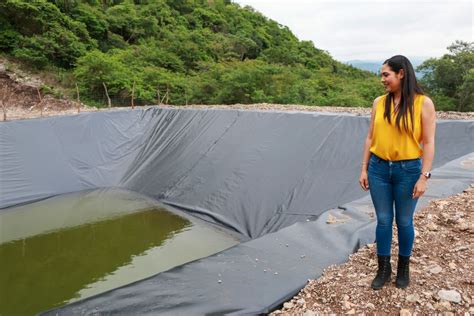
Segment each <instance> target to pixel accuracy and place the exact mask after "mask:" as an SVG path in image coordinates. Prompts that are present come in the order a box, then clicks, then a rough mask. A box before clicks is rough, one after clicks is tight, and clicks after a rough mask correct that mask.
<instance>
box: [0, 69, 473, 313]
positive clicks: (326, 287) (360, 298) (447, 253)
mask: <svg viewBox="0 0 474 316" xmlns="http://www.w3.org/2000/svg"><path fill="white" fill-rule="evenodd" d="M0 66H1V65H0ZM21 79H22V78H18V77H17V76H16V75H15V74H12V73H9V72H7V71H5V69H2V68H1V67H0V111H2V110H3V111H2V112H0V124H1V121H2V120H3V119H4V117H6V120H19V119H31V118H39V117H46V116H55V115H71V114H76V113H78V112H79V111H80V112H86V111H87V112H89V111H107V110H109V109H96V108H91V107H87V106H85V105H84V104H79V103H77V102H74V101H70V100H61V99H56V98H53V97H50V96H46V97H44V96H42V98H41V101H40V97H39V96H38V91H37V89H36V86H37V85H35V82H34V80H21ZM23 79H24V78H23ZM159 107H162V108H200V109H202V108H206V109H207V108H220V109H243V110H260V111H262V110H263V111H311V112H337V113H351V114H355V115H370V109H369V108H348V107H319V106H303V105H277V104H251V105H243V104H235V105H212V106H211V105H190V106H170V105H159ZM120 109H122V110H126V109H127V108H113V110H120ZM437 118H438V119H457V120H466V119H467V120H474V112H468V113H459V112H437ZM473 163H474V162H473ZM473 211H474V184H471V186H470V187H469V188H467V189H466V190H465V191H464V192H463V193H461V194H457V195H454V196H451V197H448V198H446V199H441V200H433V201H431V202H430V204H429V205H428V206H427V207H425V208H424V209H422V210H421V211H419V212H417V214H416V216H415V228H416V234H415V235H416V238H415V246H414V250H413V256H412V261H411V279H412V281H411V284H410V286H409V287H408V288H407V289H405V290H401V289H397V288H395V286H394V284H393V282H394V280H395V275H394V274H393V276H392V283H391V284H390V285H386V286H385V287H384V288H383V289H382V290H379V291H374V290H372V289H371V288H370V282H371V280H372V278H373V277H374V275H375V271H376V269H377V262H376V254H375V245H374V244H369V245H368V246H365V247H363V248H361V249H360V250H359V251H358V252H357V253H355V254H352V255H351V256H350V257H349V261H348V262H347V263H345V264H342V265H338V266H331V267H328V268H327V269H326V270H325V271H324V273H323V275H322V276H321V277H320V278H318V279H317V280H310V281H309V282H308V284H307V285H306V287H305V288H304V289H302V290H301V292H300V293H299V294H298V295H296V296H295V297H294V298H293V299H291V300H290V301H289V302H286V303H285V304H284V305H283V306H282V308H281V309H279V310H276V311H274V312H273V313H272V314H271V315H305V316H310V315H321V314H375V313H377V314H395V315H398V314H400V315H411V314H418V315H427V314H438V315H453V314H461V315H462V314H464V315H474V272H473V271H474V260H473V259H472V258H474V249H473V247H474V246H473V245H474V243H473V241H474V240H473V236H474V217H473V214H472V212H473ZM393 249H397V245H396V232H395V233H394V245H393ZM394 251H395V250H394ZM395 257H396V252H394V256H393V257H392V258H393V259H392V267H393V269H396V260H395Z"/></svg>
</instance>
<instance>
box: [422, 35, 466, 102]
mask: <svg viewBox="0 0 474 316" xmlns="http://www.w3.org/2000/svg"><path fill="white" fill-rule="evenodd" d="M448 51H449V54H445V55H444V56H443V57H441V58H431V59H428V60H426V61H425V62H424V63H423V64H421V65H420V66H419V67H418V70H419V71H422V72H424V76H423V79H422V80H421V83H422V84H423V85H424V86H425V88H426V89H427V90H428V92H430V95H431V96H432V97H433V99H434V102H435V104H436V105H437V109H438V110H456V111H474V43H472V42H471V43H468V42H463V41H456V42H455V43H453V44H452V45H451V46H449V47H448Z"/></svg>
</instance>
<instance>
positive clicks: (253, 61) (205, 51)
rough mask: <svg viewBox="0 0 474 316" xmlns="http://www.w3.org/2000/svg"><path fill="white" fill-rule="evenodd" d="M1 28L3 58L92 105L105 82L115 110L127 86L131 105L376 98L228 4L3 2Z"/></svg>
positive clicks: (364, 77)
mask: <svg viewBox="0 0 474 316" xmlns="http://www.w3.org/2000/svg"><path fill="white" fill-rule="evenodd" d="M0 24H1V25H2V29H1V30H0V49H1V50H2V51H3V52H4V53H6V54H8V55H9V56H13V57H15V58H17V59H20V60H22V61H23V62H25V63H29V64H30V65H34V67H36V68H40V69H41V68H43V69H48V68H51V67H55V69H61V71H63V70H64V71H66V72H69V73H73V74H74V76H75V80H76V81H77V83H78V85H79V87H80V90H81V98H82V99H83V100H84V99H86V100H87V99H88V100H89V101H92V102H93V103H96V102H101V103H103V100H104V87H103V83H105V84H106V86H107V89H108V93H109V95H110V96H111V98H112V99H113V103H114V104H115V105H119V104H128V103H129V99H130V96H131V90H132V87H133V86H135V88H134V96H135V98H136V100H137V102H136V103H138V104H145V103H148V104H150V103H152V104H154V103H157V102H159V101H161V100H162V99H163V97H164V96H165V95H166V97H167V100H168V101H169V102H171V103H174V104H185V103H206V104H212V103H255V102H276V103H301V104H318V105H340V106H370V104H371V100H372V99H373V98H374V97H375V96H376V95H378V94H380V93H382V90H381V87H380V85H379V83H378V79H377V78H376V77H375V76H374V75H373V74H370V73H368V72H365V71H361V70H358V69H356V68H353V67H352V66H347V65H344V64H342V63H340V62H337V61H335V60H334V59H332V58H331V56H330V55H329V54H328V53H327V52H325V51H322V50H320V49H317V48H315V47H314V45H313V43H312V42H308V41H298V39H297V38H296V37H295V36H294V35H293V34H292V33H291V32H290V30H289V29H288V28H287V27H284V26H282V25H280V24H278V23H276V22H275V21H272V20H269V19H267V18H265V17H264V16H262V15H261V14H260V13H257V12H255V11H254V10H253V9H252V8H250V7H245V8H241V7H240V6H239V5H237V4H234V3H232V2H231V1H229V0H141V1H140V0H135V1H131V0H128V1H127V0H101V1H99V0H83V1H79V0H50V1H46V0H31V1H27V0H1V1H0ZM66 77H68V76H66ZM69 83H71V82H69ZM167 92H168V93H167ZM159 95H160V97H158V96H159ZM158 99H159V100H158Z"/></svg>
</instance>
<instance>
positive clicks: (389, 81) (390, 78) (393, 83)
mask: <svg viewBox="0 0 474 316" xmlns="http://www.w3.org/2000/svg"><path fill="white" fill-rule="evenodd" d="M402 78H403V69H400V72H399V73H398V74H397V73H396V72H395V71H393V70H392V68H390V66H389V65H387V64H383V65H382V84H383V85H384V87H385V90H386V91H387V92H392V93H395V92H397V91H399V90H400V87H401V82H402Z"/></svg>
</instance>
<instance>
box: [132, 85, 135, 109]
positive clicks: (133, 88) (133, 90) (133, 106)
mask: <svg viewBox="0 0 474 316" xmlns="http://www.w3.org/2000/svg"><path fill="white" fill-rule="evenodd" d="M134 96H135V80H133V86H132V109H134V108H135V104H134V103H133V98H134Z"/></svg>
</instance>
